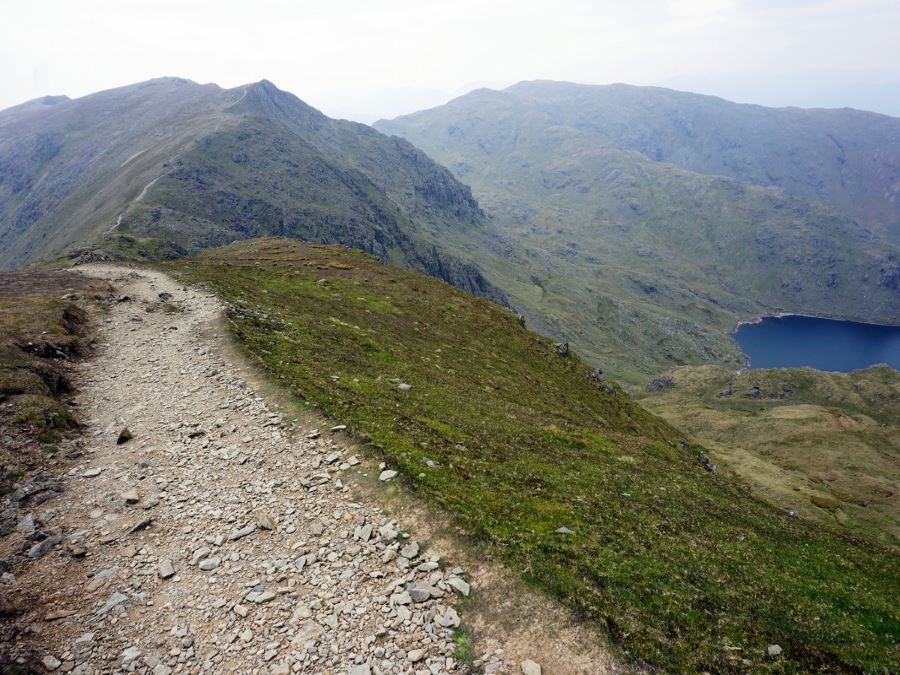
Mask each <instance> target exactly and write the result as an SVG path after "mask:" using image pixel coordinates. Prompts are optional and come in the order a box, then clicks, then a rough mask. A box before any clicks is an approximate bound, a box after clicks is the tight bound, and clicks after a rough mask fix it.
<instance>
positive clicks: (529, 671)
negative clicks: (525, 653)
mask: <svg viewBox="0 0 900 675" xmlns="http://www.w3.org/2000/svg"><path fill="white" fill-rule="evenodd" d="M521 668H522V675H541V666H540V665H539V664H537V663H535V662H534V661H532V660H531V659H526V660H525V661H522V664H521Z"/></svg>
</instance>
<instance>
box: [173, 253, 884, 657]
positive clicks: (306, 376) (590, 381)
mask: <svg viewBox="0 0 900 675" xmlns="http://www.w3.org/2000/svg"><path fill="white" fill-rule="evenodd" d="M168 268H169V269H171V270H173V271H174V272H175V273H176V274H179V275H181V276H182V278H183V279H184V280H186V281H202V282H204V283H205V284H206V285H207V287H208V288H212V289H213V290H215V291H216V292H217V293H218V294H219V295H220V297H221V298H222V299H223V300H225V301H226V302H227V303H228V307H229V309H228V317H229V320H230V325H231V328H232V330H233V332H234V334H235V336H236V337H237V338H238V339H239V340H240V342H241V343H242V344H243V346H245V347H246V348H247V349H248V350H249V352H250V353H252V354H253V355H255V356H256V357H258V358H259V359H260V361H261V363H262V364H263V365H264V366H265V368H266V369H267V370H268V371H269V372H271V373H272V375H273V376H275V377H277V378H278V380H279V381H280V382H282V383H283V384H284V385H285V386H288V387H290V388H291V389H292V390H293V391H294V392H295V393H296V394H297V396H298V397H299V398H300V399H302V400H304V401H305V402H307V403H308V404H310V405H313V406H315V407H316V408H317V409H318V410H320V411H321V412H323V413H325V414H326V415H328V416H330V417H331V418H332V419H334V420H335V422H338V421H339V422H340V423H343V424H347V425H348V426H349V430H350V431H351V432H352V433H354V434H355V435H356V437H357V438H359V439H360V440H361V441H362V442H364V443H366V444H367V445H368V446H369V449H370V450H371V451H372V452H374V453H377V454H379V455H381V456H383V457H384V459H385V461H386V462H387V463H388V464H389V466H390V467H391V468H396V469H397V470H398V471H399V473H400V476H401V477H402V479H403V480H404V482H405V484H406V485H407V486H408V487H410V488H411V489H412V491H414V493H415V494H417V495H420V496H422V497H424V498H426V499H427V500H428V502H429V503H431V504H435V505H439V506H441V507H443V508H444V509H446V510H447V512H448V513H449V514H450V515H451V516H452V517H453V518H454V519H455V521H456V523H457V524H458V525H459V528H460V530H461V533H462V535H463V536H464V537H466V538H467V539H469V540H474V541H478V542H483V543H485V544H486V546H485V548H484V551H485V555H489V556H491V557H495V558H496V559H498V560H500V561H503V562H505V563H506V564H507V565H508V566H509V568H510V569H511V570H512V571H514V572H515V573H518V574H519V575H521V576H522V577H523V578H524V579H526V580H528V581H529V582H530V583H531V584H532V585H534V586H536V587H538V588H541V589H543V590H545V591H547V592H548V593H551V594H552V595H554V596H556V597H558V598H560V599H562V600H563V601H565V602H566V603H567V604H569V605H570V606H571V607H572V608H573V609H575V611H576V612H577V614H578V615H579V616H580V617H582V618H583V620H585V621H587V622H590V623H592V624H594V625H600V626H603V627H604V628H606V629H608V631H609V635H610V638H611V640H612V641H613V642H614V643H616V644H617V645H618V646H619V647H620V649H621V650H622V653H623V655H624V656H625V657H626V658H627V659H628V660H630V661H631V660H633V661H635V662H637V663H638V664H642V663H643V664H647V663H649V664H652V665H654V666H659V667H660V668H661V669H662V670H664V671H666V672H703V671H709V672H717V673H721V672H748V671H752V672H812V671H816V672H820V671H821V672H833V671H837V672H848V671H849V672H852V671H857V670H869V671H880V670H887V671H893V670H896V668H897V665H898V662H897V661H898V657H897V653H896V649H895V643H896V636H897V627H898V625H900V624H898V617H897V611H896V607H895V606H894V605H895V604H896V603H892V600H893V598H894V597H896V595H897V590H898V583H900V578H898V568H897V565H896V551H894V550H892V549H890V548H888V547H884V546H881V545H879V544H877V543H874V542H867V541H864V540H861V539H856V538H854V537H850V536H847V535H845V534H843V533H840V532H838V531H834V530H832V529H829V528H822V527H819V526H817V525H814V524H811V523H808V522H806V521H804V520H802V519H798V518H792V517H790V516H789V515H788V514H786V513H784V512H781V511H779V510H777V509H775V508H773V507H771V506H769V505H768V504H766V503H764V502H762V501H761V500H759V499H757V498H755V497H753V496H751V495H750V494H749V492H748V491H747V490H746V489H745V486H743V485H742V484H741V483H740V482H737V481H733V480H732V479H731V477H730V476H721V477H717V476H715V475H714V474H713V473H712V472H710V471H707V470H705V469H704V468H703V466H702V464H701V462H698V453H699V452H700V450H701V449H700V448H697V447H692V446H690V445H689V444H688V443H686V442H685V441H683V440H681V439H680V438H679V433H678V432H677V431H676V430H675V429H673V428H672V427H670V426H669V425H668V424H666V423H665V422H663V421H662V420H660V419H659V418H657V417H654V416H653V415H651V414H650V413H648V412H647V411H646V410H644V409H642V408H641V407H640V406H639V405H637V404H636V403H635V402H634V401H632V400H631V399H630V398H629V397H628V396H626V395H625V394H624V393H623V392H622V390H621V389H620V388H619V387H618V386H617V385H615V384H614V383H611V382H609V381H607V380H605V379H604V378H603V377H601V376H599V375H598V374H597V373H596V371H595V370H593V369H591V368H589V367H588V366H586V365H585V364H583V363H582V362H581V361H580V360H579V359H578V358H577V357H575V356H573V355H572V354H571V353H570V354H567V355H561V354H559V352H558V351H557V350H556V349H555V347H554V345H553V343H552V342H550V341H548V340H547V339H546V338H543V337H541V336H539V335H537V334H535V333H532V332H531V331H528V330H526V329H524V328H523V327H522V326H520V324H519V322H518V321H517V320H516V317H515V316H514V315H513V314H512V313H510V312H509V311H507V310H505V309H503V308H501V307H498V306H497V305H495V304H492V303H489V302H486V301H484V300H482V299H479V298H474V297H472V296H471V295H468V294H466V293H462V292H460V291H458V290H457V289H454V288H451V287H449V286H448V285H446V284H443V283H441V282H439V281H437V280H435V279H433V278H428V277H425V276H422V275H420V274H417V273H415V272H411V271H404V270H399V269H397V268H394V267H391V266H386V265H381V264H378V262H377V261H376V260H374V259H373V258H371V257H369V256H366V255H363V254H361V253H359V252H357V251H347V250H344V249H340V248H338V247H324V246H312V245H308V244H302V243H298V242H293V241H288V240H284V239H265V240H256V241H246V242H240V243H238V244H234V245H231V246H227V247H224V248H221V249H215V250H213V251H209V252H207V253H205V254H204V255H202V256H200V257H198V258H194V259H187V260H181V261H178V262H176V263H172V264H171V265H170V266H168ZM772 644H778V645H780V646H781V648H782V649H783V651H782V652H781V653H780V654H775V653H773V652H769V651H768V650H767V648H768V646H769V645H772Z"/></svg>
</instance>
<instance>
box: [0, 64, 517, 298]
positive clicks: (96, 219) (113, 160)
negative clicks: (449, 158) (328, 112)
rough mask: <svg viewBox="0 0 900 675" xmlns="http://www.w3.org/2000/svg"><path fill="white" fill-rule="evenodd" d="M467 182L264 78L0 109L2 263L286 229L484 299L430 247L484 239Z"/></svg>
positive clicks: (460, 269)
mask: <svg viewBox="0 0 900 675" xmlns="http://www.w3.org/2000/svg"><path fill="white" fill-rule="evenodd" d="M483 220H484V216H483V214H482V212H481V211H480V209H479V207H478V204H477V203H476V201H475V200H474V199H473V198H472V195H471V192H470V190H469V188H468V187H466V186H465V185H462V184H461V183H460V182H459V181H457V180H456V179H455V178H454V177H453V176H452V175H451V174H450V172H449V171H447V170H446V169H444V168H443V167H441V166H439V165H437V164H436V163H434V162H433V161H431V160H430V159H429V158H428V157H427V156H426V155H425V154H424V153H423V152H421V151H420V150H417V149H416V148H414V147H413V146H412V145H411V144H410V143H408V142H406V141H403V140H400V139H398V138H388V137H387V136H384V135H382V134H381V133H379V132H377V131H375V130H374V129H372V128H371V127H367V126H364V125H361V124H355V123H352V122H345V121H338V120H333V119H330V118H328V117H326V116H325V115H323V114H321V113H320V112H318V111H317V110H315V109H314V108H311V107H310V106H308V105H306V104H305V103H303V102H302V101H301V100H300V99H298V98H296V97H295V96H293V95H291V94H288V93H286V92H283V91H280V90H279V89H277V88H276V87H275V86H274V85H272V84H271V83H269V82H266V81H262V82H259V83H256V84H252V85H247V86H244V87H238V88H235V89H230V90H224V89H221V88H219V87H217V86H215V85H198V84H196V83H193V82H190V81H187V80H180V79H174V78H165V79H160V80H152V81H150V82H145V83H141V84H136V85H132V86H128V87H122V88H119V89H113V90H109V91H104V92H100V93H97V94H93V95H91V96H86V97H84V98H81V99H76V100H71V101H70V100H68V99H65V98H64V97H63V98H55V97H54V98H45V99H40V100H38V101H34V102H30V103H27V104H24V105H22V106H17V107H15V108H11V109H8V110H6V111H2V112H0V267H2V268H12V267H16V266H21V265H23V264H26V263H29V262H32V261H34V260H38V259H41V258H46V257H50V256H55V255H58V254H60V253H62V252H73V254H81V255H84V254H88V255H93V254H92V253H91V251H92V250H94V249H99V250H102V251H104V252H106V253H109V252H112V253H114V254H120V255H128V256H145V257H160V256H162V257H171V256H181V255H187V254H190V253H193V252H196V251H198V250H201V249H205V248H209V247H212V246H218V245H221V244H225V243H228V242H231V241H234V240H237V239H246V238H250V237H256V236H262V235H273V234H274V235H282V236H289V237H294V238H299V239H304V240H307V241H314V242H328V243H341V244H345V245H347V246H352V247H355V248H360V249H363V250H365V251H368V252H370V253H373V254H375V255H377V256H379V257H381V258H382V259H384V260H386V261H390V262H394V263H397V264H401V265H404V266H408V267H413V268H417V269H421V270H424V271H427V272H429V273H432V274H434V275H436V276H440V277H442V278H444V279H446V280H448V281H451V282H452V283H454V284H456V285H458V286H460V287H462V288H465V289H467V290H471V291H473V292H476V293H480V294H483V295H489V296H492V297H495V298H500V297H501V294H500V293H498V292H497V291H496V289H493V288H492V287H491V286H490V285H489V284H488V283H486V282H485V280H484V279H483V278H482V277H481V275H480V273H479V271H478V270H477V268H475V267H474V266H473V265H471V264H469V263H464V262H462V261H460V260H459V259H458V258H456V257H454V256H452V255H448V254H447V253H446V250H447V249H446V247H443V245H442V244H441V241H440V240H444V239H446V240H448V241H452V240H453V239H454V237H461V238H463V239H466V238H467V237H468V238H471V237H475V238H477V237H478V236H479V234H478V232H479V230H480V228H481V227H482V223H483Z"/></svg>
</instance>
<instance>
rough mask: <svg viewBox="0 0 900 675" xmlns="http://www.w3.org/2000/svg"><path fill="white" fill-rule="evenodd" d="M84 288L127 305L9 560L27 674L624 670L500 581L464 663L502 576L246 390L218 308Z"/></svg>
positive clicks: (168, 286) (164, 280)
mask: <svg viewBox="0 0 900 675" xmlns="http://www.w3.org/2000/svg"><path fill="white" fill-rule="evenodd" d="M79 270H80V271H81V272H82V273H84V274H88V275H90V276H94V277H98V278H103V279H107V280H109V281H111V282H112V283H113V284H114V285H115V287H116V288H117V292H118V293H119V294H120V296H119V301H118V302H116V303H114V304H112V305H111V307H110V311H109V314H108V315H106V316H104V317H101V318H100V319H99V320H98V343H99V345H98V348H97V350H96V354H95V357H94V358H92V359H91V360H87V361H83V362H80V363H78V364H77V366H76V368H77V372H76V381H77V382H78V394H77V404H78V406H77V409H78V410H79V411H80V412H79V414H80V416H81V419H82V422H84V423H85V424H86V430H85V433H84V435H83V437H82V438H81V439H80V441H79V443H80V444H81V448H80V450H81V453H80V456H79V457H78V458H77V459H75V460H67V461H66V462H57V463H56V464H54V465H53V467H51V468H50V469H49V470H48V472H47V474H48V475H47V476H46V477H45V478H44V479H43V480H45V481H49V482H56V483H58V488H56V489H55V491H54V492H53V493H52V494H55V495H56V496H55V497H54V498H52V499H48V500H47V501H43V502H41V501H40V500H39V499H33V500H30V501H29V500H28V499H27V498H25V499H22V500H21V501H20V505H19V508H20V515H19V519H18V523H17V526H16V531H15V532H13V533H12V534H11V535H9V536H8V537H6V538H5V540H4V543H3V551H2V552H3V555H4V556H6V557H9V558H13V557H15V556H18V558H17V559H22V560H23V561H24V562H22V563H17V564H16V565H14V566H13V567H12V569H11V571H9V572H7V573H6V574H5V575H4V579H3V581H4V585H3V586H2V587H0V592H2V593H3V594H8V595H9V596H10V597H20V598H21V597H31V598H35V599H36V600H37V601H36V602H35V603H34V604H33V606H31V607H28V608H26V610H25V612H24V614H22V615H21V616H19V617H17V618H16V619H15V622H16V624H15V625H16V628H17V630H18V631H19V633H18V635H16V636H15V637H14V638H13V639H11V641H9V640H10V638H9V634H10V632H9V631H5V634H4V637H3V638H2V639H3V641H4V642H6V643H5V644H3V643H0V650H5V651H6V652H7V654H9V655H10V656H11V657H12V658H13V659H14V660H15V659H16V658H18V662H19V663H20V664H22V666H23V669H24V671H25V672H28V669H29V668H37V669H38V670H39V672H40V671H41V670H43V671H54V672H72V673H82V674H87V673H108V672H122V671H125V672H150V673H155V674H157V675H165V674H167V673H199V672H210V673H224V672H241V673H245V672H246V673H291V672H297V673H330V674H335V675H341V674H344V673H347V674H349V675H369V674H375V673H385V674H386V673H422V674H423V675H424V674H426V673H428V674H433V675H437V674H438V673H461V672H469V671H471V670H473V669H474V670H476V671H479V672H485V673H525V674H526V675H535V674H537V673H540V672H541V667H540V666H539V665H538V662H543V666H544V668H543V672H544V673H550V672H552V673H601V672H608V671H611V670H614V668H613V661H612V660H611V659H610V658H609V657H608V656H607V655H606V654H604V653H602V652H599V651H597V642H596V641H595V640H594V639H593V636H591V635H589V634H588V635H581V634H578V630H579V629H578V628H577V627H574V626H573V627H572V630H571V631H570V632H571V635H573V636H575V637H571V638H566V639H556V638H554V637H550V636H549V633H548V632H547V631H546V630H545V631H544V632H543V633H539V631H540V630H541V627H542V626H544V625H545V624H546V623H554V624H556V625H559V626H563V627H565V626H566V622H565V620H563V619H561V618H560V617H561V616H562V614H561V613H560V612H561V610H559V609H558V608H555V607H551V606H549V605H544V604H542V601H540V600H538V599H535V598H531V599H530V600H529V599H528V598H521V600H522V602H521V603H515V601H514V599H510V598H509V597H502V600H501V597H500V596H507V595H508V593H507V591H508V585H505V584H504V583H503V582H500V581H498V582H497V583H496V584H491V585H492V586H493V587H495V588H494V590H493V594H492V592H491V591H490V589H485V592H484V597H483V599H482V601H481V603H482V605H483V604H485V603H492V602H494V600H493V599H492V598H494V599H496V604H497V605H498V607H497V612H496V615H504V614H506V608H507V605H505V604H504V605H503V606H501V602H502V603H510V602H512V603H513V604H516V610H511V611H509V612H508V614H507V615H506V621H505V622H504V621H499V620H497V621H496V622H494V620H493V619H487V620H486V619H485V618H484V617H485V616H488V617H490V616H492V615H491V612H490V611H484V609H483V608H482V610H480V614H479V615H478V616H473V618H472V621H473V623H474V624H475V625H476V626H477V629H478V631H479V633H480V634H481V635H480V637H479V644H478V647H479V651H477V652H476V653H475V654H474V655H473V659H474V660H473V661H472V660H470V661H469V662H464V661H461V660H460V655H459V654H458V653H457V644H456V642H455V641H454V636H455V635H456V634H457V629H458V627H459V626H460V616H461V615H462V616H463V618H464V619H466V622H467V623H468V622H469V619H468V617H467V615H466V612H465V611H464V609H463V607H462V606H461V604H462V605H464V604H465V603H467V602H469V603H471V602H472V599H470V598H469V597H468V596H470V593H471V594H474V595H478V593H479V588H480V586H479V584H481V583H482V580H483V581H484V583H488V581H489V580H490V579H496V578H497V577H498V576H500V575H499V574H498V573H497V571H496V569H494V568H491V567H490V566H488V567H485V568H482V569H475V570H472V569H471V568H470V567H469V566H468V561H467V562H466V563H464V566H457V565H459V564H460V563H459V562H458V561H454V554H453V551H452V550H449V551H448V550H446V549H447V546H446V540H439V539H436V540H435V541H434V542H431V541H428V540H427V539H425V540H421V541H417V536H416V533H415V530H416V523H408V522H407V523H405V522H401V521H402V519H398V518H397V517H396V514H389V513H388V512H387V511H388V509H385V508H384V505H383V504H379V502H378V500H377V499H373V498H372V495H371V490H369V491H368V492H367V491H366V490H361V489H354V488H353V486H352V482H353V480H354V477H361V476H363V475H364V474H365V475H367V476H371V479H370V484H371V483H372V482H375V483H377V482H378V481H377V480H375V475H378V474H379V473H380V472H381V470H382V469H383V468H384V467H379V466H378V465H376V464H374V463H373V462H372V461H371V460H369V461H366V460H365V457H364V456H363V455H362V453H361V452H360V451H359V450H358V449H354V448H353V444H352V440H351V439H350V438H349V437H347V436H346V435H345V434H343V433H342V428H341V427H340V426H338V427H335V428H331V427H330V426H328V424H327V423H325V422H323V421H321V420H319V421H318V424H317V425H316V426H318V427H321V430H320V429H319V428H316V426H312V425H313V424H314V423H315V420H313V421H312V422H310V421H309V420H306V419H303V420H301V419H300V417H299V416H298V415H297V414H296V412H292V411H290V410H282V409H281V408H282V406H279V405H278V404H277V402H275V401H271V400H269V398H268V397H267V395H266V394H264V393H261V392H260V391H259V390H258V389H257V387H255V385H254V383H253V376H252V373H250V374H248V373H247V372H246V371H247V368H246V367H245V366H244V365H242V364H241V363H239V362H238V361H239V358H237V357H236V356H235V354H234V350H233V349H231V348H230V347H229V340H228V338H227V337H226V335H225V330H224V325H223V323H222V319H221V317H222V307H221V305H220V303H219V302H218V300H217V299H216V298H215V297H214V296H213V295H211V294H210V293H208V292H206V291H205V290H203V289H198V288H185V287H182V286H181V285H179V284H178V283H176V282H175V281H174V280H173V279H171V278H170V277H168V276H166V275H164V274H162V273H160V272H155V271H148V270H144V269H141V270H131V269H127V268H122V267H114V266H100V265H90V266H84V267H82V268H79ZM323 425H324V426H323ZM387 469H388V470H390V467H387ZM373 474H374V475H373ZM389 475H390V472H388V473H387V474H381V477H383V478H387V477H388V476H389ZM40 489H41V488H40V487H39V486H38V487H36V486H34V485H32V486H25V488H24V490H25V492H28V491H29V490H33V491H38V490H40ZM57 493H58V494H57ZM409 527H412V528H413V530H410V529H405V528H409ZM421 529H422V528H421V527H420V528H419V530H421ZM427 529H428V528H425V530H426V531H427ZM411 531H412V532H413V534H412V535H411V534H410V532H411ZM426 544H427V545H426ZM11 552H12V553H11ZM442 554H444V555H442ZM460 557H461V558H463V559H464V558H465V557H466V556H465V554H462V555H461V556H460ZM17 593H18V596H17V595H16V594H17ZM23 593H24V594H25V595H22V594H23ZM524 615H528V618H529V620H530V623H529V621H526V620H525V619H524V618H522V617H523V616H524ZM520 618H521V621H520V620H519V619H520ZM492 622H493V623H496V624H497V625H496V626H493V624H492ZM586 644H591V647H590V648H586V647H585V648H584V649H582V647H584V645H586ZM485 645H490V649H483V647H484V646H485ZM532 658H533V659H534V661H531V660H530V659H532Z"/></svg>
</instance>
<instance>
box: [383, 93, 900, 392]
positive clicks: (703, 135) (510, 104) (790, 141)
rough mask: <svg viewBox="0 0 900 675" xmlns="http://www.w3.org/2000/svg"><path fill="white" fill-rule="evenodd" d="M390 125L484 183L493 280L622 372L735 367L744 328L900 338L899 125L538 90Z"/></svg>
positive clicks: (466, 99)
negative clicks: (849, 330) (813, 328)
mask: <svg viewBox="0 0 900 675" xmlns="http://www.w3.org/2000/svg"><path fill="white" fill-rule="evenodd" d="M376 127H377V128H378V129H380V130H382V131H384V132H386V133H392V134H397V135H400V136H402V137H404V138H407V139H408V140H410V141H412V142H413V143H414V144H415V145H417V146H418V147H420V148H422V149H423V150H425V151H426V152H427V153H428V154H429V155H431V156H432V157H434V158H435V159H436V160H438V161H440V162H442V163H443V164H445V165H446V166H448V167H449V168H450V169H451V170H453V172H454V173H455V174H456V175H457V176H458V177H459V178H460V179H462V180H463V181H465V182H466V183H468V184H469V185H471V186H472V188H473V190H474V193H475V196H476V197H477V198H478V199H479V201H480V203H481V205H482V206H483V207H484V208H485V210H486V211H487V212H488V213H489V214H490V215H491V216H492V224H491V226H492V228H493V230H494V232H495V233H496V234H497V236H498V238H499V239H500V240H501V241H503V242H505V244H506V246H507V253H508V255H509V256H510V257H511V258H516V257H519V258H524V259H525V260H526V261H527V265H526V266H525V268H523V267H521V266H518V267H516V266H511V265H510V266H499V267H495V266H493V265H492V263H490V262H486V263H485V264H486V265H488V266H490V267H491V272H490V274H489V276H490V277H491V278H492V279H493V280H494V281H495V282H497V283H499V284H500V285H501V286H502V287H504V288H505V289H506V290H507V291H508V292H509V293H510V294H511V298H512V301H513V304H514V305H516V306H517V307H520V308H522V309H524V310H525V312H526V314H528V315H529V316H531V317H534V320H535V322H537V323H538V324H539V325H540V326H541V327H542V328H544V329H545V330H548V331H549V332H552V333H554V334H556V335H558V336H559V337H561V338H567V339H569V340H571V341H572V342H574V343H575V344H576V345H577V347H578V348H579V349H580V350H581V351H582V352H584V353H586V354H587V355H588V356H590V357H592V358H593V359H594V360H596V361H598V362H601V363H607V364H609V365H610V367H611V368H612V369H613V371H614V372H616V373H617V374H620V375H622V374H625V375H627V376H628V377H640V376H641V374H646V373H647V372H649V371H651V370H652V369H653V368H655V367H657V366H658V365H659V364H661V363H663V362H666V361H668V362H675V363H680V362H684V363H687V362H698V361H703V360H713V361H720V362H732V363H737V358H738V354H737V352H736V349H735V348H734V345H733V344H732V343H730V341H729V340H727V337H726V333H727V330H728V329H729V328H730V326H732V325H733V322H734V321H735V319H736V317H746V316H748V315H753V314H757V313H765V312H768V311H775V310H784V311H794V312H806V313H813V314H822V315H829V316H842V317H848V318H856V319H862V320H868V321H883V322H889V323H897V322H900V255H898V249H897V248H896V247H895V246H893V245H891V244H889V243H888V241H887V239H888V238H889V237H890V236H894V237H896V236H897V234H898V222H900V194H898V191H900V120H897V119H894V118H890V117H886V116H883V115H876V114H871V113H860V112H857V111H852V110H833V111H832V110H812V111H807V110H798V109H767V108H762V107H759V106H747V105H738V104H733V103H729V102H727V101H724V100H721V99H717V98H712V97H707V96H698V95H693V94H685V93H681V92H675V91H669V90H664V89H656V88H641V87H631V86H626V85H612V86H586V85H573V84H567V83H556V82H526V83H521V84H517V85H514V86H512V87H510V88H508V89H505V90H503V91H492V90H479V91H476V92H472V93H471V94H468V95H466V96H463V97H461V98H458V99H455V100H454V101H451V102H450V103H448V104H446V105H444V106H441V107H439V108H434V109H432V110H426V111H423V112H420V113H415V114H413V115H407V116H405V117H400V118H397V119H396V120H393V121H382V122H379V123H377V124H376Z"/></svg>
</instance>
